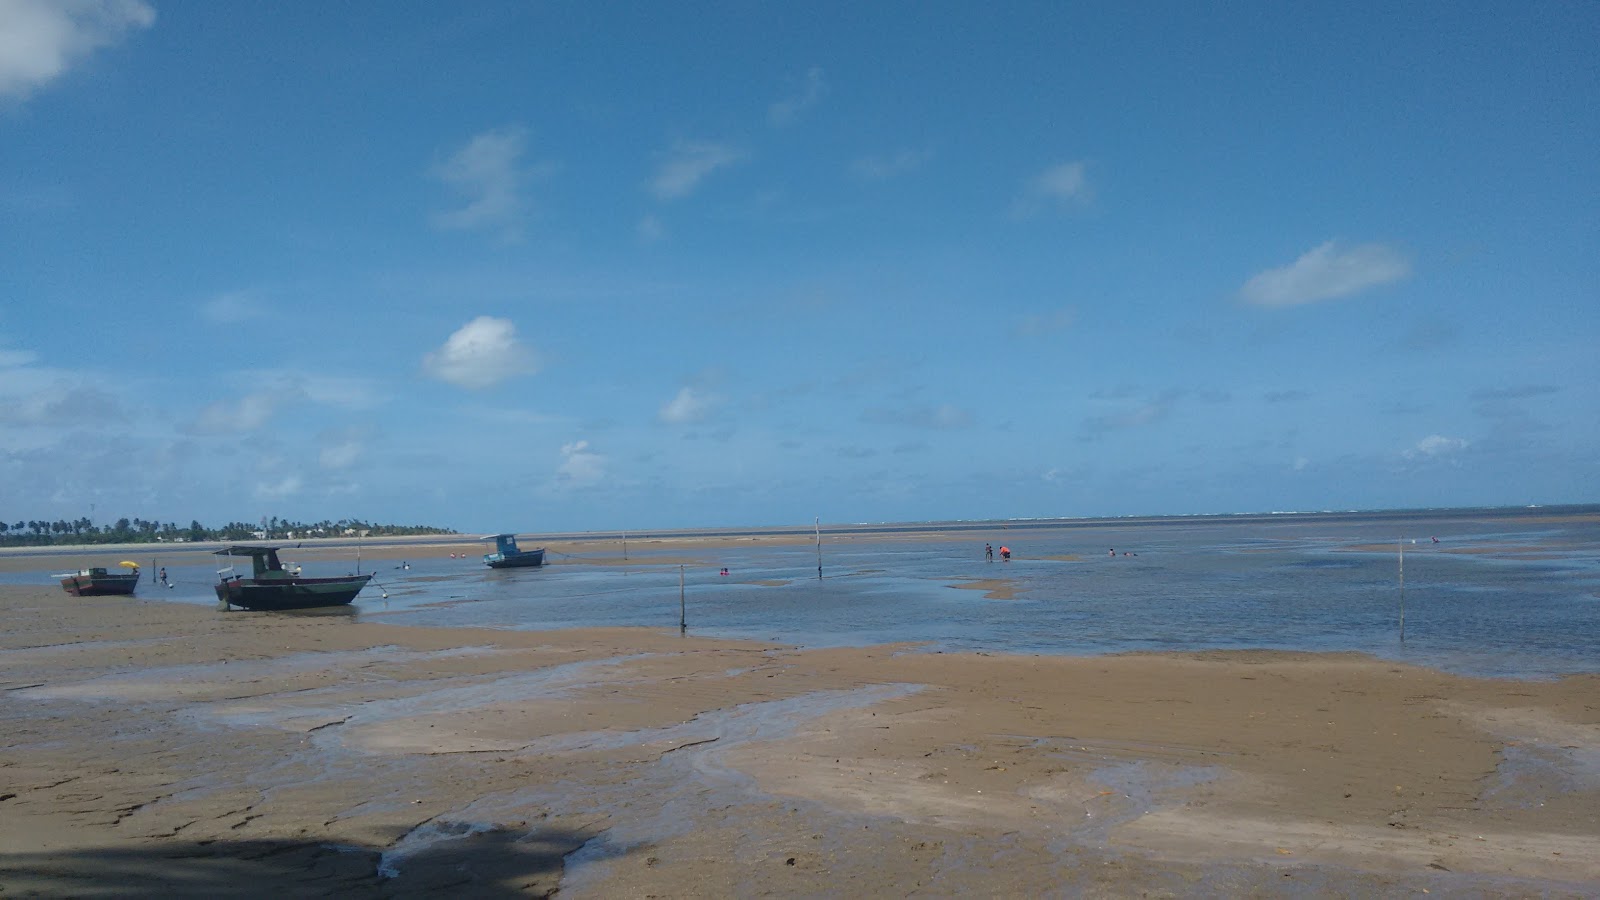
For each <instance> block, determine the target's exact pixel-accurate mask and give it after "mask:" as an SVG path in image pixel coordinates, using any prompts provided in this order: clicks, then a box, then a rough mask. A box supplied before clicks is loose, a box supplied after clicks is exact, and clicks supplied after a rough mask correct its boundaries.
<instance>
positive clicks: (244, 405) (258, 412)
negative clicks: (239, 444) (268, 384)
mask: <svg viewBox="0 0 1600 900" xmlns="http://www.w3.org/2000/svg"><path fill="white" fill-rule="evenodd" d="M277 409H278V398H277V396H276V395H275V394H265V393H263V394H247V395H245V396H243V397H241V398H239V399H238V400H222V401H218V402H216V403H213V404H211V405H210V406H207V407H206V408H205V409H203V410H201V411H200V415H199V417H198V418H196V419H195V421H194V423H193V424H192V425H190V427H189V430H190V431H191V432H193V433H195V434H237V433H240V432H247V431H255V430H256V429H258V428H260V427H261V426H263V425H265V424H267V421H268V420H269V419H271V418H272V414H273V413H274V412H277Z"/></svg>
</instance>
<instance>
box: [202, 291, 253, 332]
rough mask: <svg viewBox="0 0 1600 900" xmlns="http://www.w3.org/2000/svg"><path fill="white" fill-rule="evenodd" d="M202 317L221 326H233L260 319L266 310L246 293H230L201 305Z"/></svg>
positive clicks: (220, 295) (219, 295)
mask: <svg viewBox="0 0 1600 900" xmlns="http://www.w3.org/2000/svg"><path fill="white" fill-rule="evenodd" d="M200 315H202V316H204V317H205V318H206V319H207V320H209V321H212V322H215V323H217V324H219V325H232V324H236V323H238V322H245V321H249V320H250V319H257V318H260V317H261V316H264V315H266V310H265V309H263V308H262V307H261V304H260V303H258V302H256V300H255V298H254V297H252V296H250V295H249V294H247V293H245V292H244V291H229V292H227V293H225V294H218V295H217V296H215V297H212V298H211V299H210V300H207V301H206V302H204V303H202V304H200Z"/></svg>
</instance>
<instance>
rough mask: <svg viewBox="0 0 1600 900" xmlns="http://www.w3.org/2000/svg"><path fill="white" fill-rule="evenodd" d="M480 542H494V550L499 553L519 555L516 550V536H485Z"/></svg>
mask: <svg viewBox="0 0 1600 900" xmlns="http://www.w3.org/2000/svg"><path fill="white" fill-rule="evenodd" d="M478 540H480V541H494V548H495V549H496V550H498V551H499V552H501V553H520V552H521V551H520V550H518V549H517V536H516V535H514V534H486V535H484V536H483V537H481V538H478Z"/></svg>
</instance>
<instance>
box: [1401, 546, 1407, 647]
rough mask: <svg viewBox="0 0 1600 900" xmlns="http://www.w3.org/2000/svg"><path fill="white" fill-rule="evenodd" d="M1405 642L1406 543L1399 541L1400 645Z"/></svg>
mask: <svg viewBox="0 0 1600 900" xmlns="http://www.w3.org/2000/svg"><path fill="white" fill-rule="evenodd" d="M1405 642H1406V541H1405V538H1401V539H1400V643H1402V644H1404V643H1405Z"/></svg>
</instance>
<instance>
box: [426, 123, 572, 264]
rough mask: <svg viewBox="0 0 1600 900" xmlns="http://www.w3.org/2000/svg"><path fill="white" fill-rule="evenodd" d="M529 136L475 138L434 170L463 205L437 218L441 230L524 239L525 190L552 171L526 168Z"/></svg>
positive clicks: (515, 132) (503, 131)
mask: <svg viewBox="0 0 1600 900" xmlns="http://www.w3.org/2000/svg"><path fill="white" fill-rule="evenodd" d="M526 149H527V132H526V131H525V130H524V129H522V128H517V127H508V128H499V129H494V130H491V131H485V132H484V133H482V134H479V135H477V136H475V137H473V138H472V139H471V140H469V141H467V143H466V144H465V145H464V146H462V147H461V148H460V149H459V150H456V151H455V152H454V153H452V154H450V157H449V158H448V159H446V160H445V161H444V162H442V163H439V164H438V165H436V166H434V168H433V173H432V174H433V176H434V177H435V178H437V179H439V180H440V181H443V182H444V183H445V184H447V185H449V186H450V187H451V188H452V189H454V191H455V192H456V193H457V194H458V195H459V196H460V197H461V199H462V200H463V202H464V204H465V205H463V206H460V207H458V208H456V209H451V210H448V211H445V212H441V213H438V214H436V215H435V216H434V217H433V222H434V224H435V225H437V226H438V227H440V228H446V229H453V230H454V229H463V230H474V229H483V230H489V231H498V232H499V233H500V235H501V236H502V237H503V238H505V239H507V240H515V239H517V238H518V237H520V236H521V226H522V220H523V215H524V213H525V212H526V207H527V201H526V199H525V198H524V197H523V187H524V185H525V184H526V183H527V182H528V180H529V179H530V178H532V177H534V176H535V175H539V174H545V173H548V172H549V171H550V170H551V168H552V167H551V166H550V165H549V164H548V163H546V164H541V165H538V166H533V167H529V166H525V165H524V163H523V161H522V156H523V153H524V152H525V151H526Z"/></svg>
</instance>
